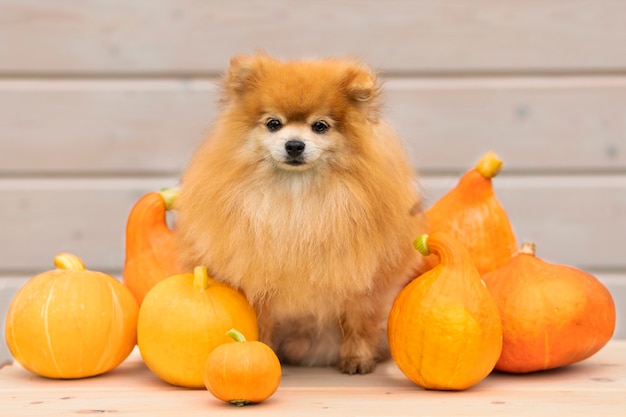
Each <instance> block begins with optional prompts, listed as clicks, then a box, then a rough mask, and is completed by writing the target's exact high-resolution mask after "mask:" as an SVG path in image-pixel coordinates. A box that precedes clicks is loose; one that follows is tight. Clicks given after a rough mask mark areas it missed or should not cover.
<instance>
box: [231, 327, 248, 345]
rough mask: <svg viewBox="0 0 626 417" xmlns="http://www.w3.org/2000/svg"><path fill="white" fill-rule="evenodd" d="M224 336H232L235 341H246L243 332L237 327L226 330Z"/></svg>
mask: <svg viewBox="0 0 626 417" xmlns="http://www.w3.org/2000/svg"><path fill="white" fill-rule="evenodd" d="M226 336H230V337H232V338H233V340H234V341H235V342H245V341H246V337H245V336H244V335H243V333H241V332H240V331H239V330H237V329H234V328H233V329H230V330H229V331H227V332H226Z"/></svg>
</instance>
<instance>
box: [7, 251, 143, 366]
mask: <svg viewBox="0 0 626 417" xmlns="http://www.w3.org/2000/svg"><path fill="white" fill-rule="evenodd" d="M54 263H55V265H56V266H57V268H58V269H55V270H51V271H47V272H44V273H42V274H39V275H37V276H36V277H34V278H32V279H30V280H29V281H28V282H27V283H26V284H25V285H24V286H23V287H22V288H21V289H20V290H19V291H18V292H17V294H16V295H15V297H14V298H13V300H12V302H11V304H10V306H9V311H8V315H7V318H6V324H5V337H6V342H7V345H8V347H9V350H10V352H11V354H12V355H13V357H14V358H15V360H16V361H17V362H18V363H19V364H20V365H22V366H23V367H24V368H26V369H28V370H29V371H31V372H33V373H35V374H38V375H42V376H45V377H49V378H83V377H88V376H93V375H98V374H101V373H104V372H107V371H110V370H111V369H113V368H115V367H116V366H118V365H119V364H120V363H122V362H123V361H124V359H126V357H127V356H128V355H129V354H130V352H131V351H132V350H133V348H134V346H135V342H136V340H137V339H136V338H137V312H138V306H137V302H136V301H135V298H134V297H133V295H132V294H131V293H130V291H129V290H128V289H127V288H126V287H125V286H124V285H123V284H122V283H121V282H119V281H118V280H116V279H115V278H114V277H112V276H110V275H107V274H104V273H102V272H97V271H89V270H86V269H85V265H84V264H83V262H82V260H81V259H80V258H78V257H76V256H74V255H71V254H66V253H62V254H58V255H57V256H56V257H55V258H54Z"/></svg>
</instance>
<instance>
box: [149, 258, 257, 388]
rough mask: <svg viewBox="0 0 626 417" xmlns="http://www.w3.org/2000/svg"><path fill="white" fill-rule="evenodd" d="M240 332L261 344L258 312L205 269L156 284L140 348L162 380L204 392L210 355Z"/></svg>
mask: <svg viewBox="0 0 626 417" xmlns="http://www.w3.org/2000/svg"><path fill="white" fill-rule="evenodd" d="M233 327H236V328H238V329H240V330H241V332H242V333H243V334H245V335H246V338H247V339H248V340H257V339H258V337H259V334H258V325H257V319H256V313H255V311H254V309H253V308H252V306H250V304H249V303H248V301H247V300H246V298H245V297H244V296H243V294H241V293H240V292H238V291H236V290H234V289H232V288H231V287H229V286H227V285H226V284H224V283H221V282H219V281H216V280H214V279H212V278H210V277H209V276H208V275H207V270H206V268H205V267H204V266H198V267H196V268H195V269H194V273H193V274H179V275H174V276H172V277H169V278H166V279H164V280H163V281H161V282H159V283H158V284H156V285H155V286H154V287H153V288H152V289H151V290H150V291H149V292H148V294H147V295H146V297H145V298H144V300H143V303H142V304H141V307H140V308H139V319H138V322H137V345H138V347H139V352H140V353H141V357H142V358H143V361H144V362H145V363H146V365H147V366H148V368H150V370H151V371H152V372H153V373H154V374H156V375H157V376H158V377H159V378H161V379H163V380H164V381H166V382H168V383H170V384H172V385H178V386H183V387H189V388H202V387H204V365H205V362H206V358H207V356H209V353H211V351H212V350H213V349H214V348H215V347H217V346H219V345H221V344H222V343H227V342H229V341H231V339H230V338H229V337H228V336H226V332H227V331H228V330H229V329H231V328H233Z"/></svg>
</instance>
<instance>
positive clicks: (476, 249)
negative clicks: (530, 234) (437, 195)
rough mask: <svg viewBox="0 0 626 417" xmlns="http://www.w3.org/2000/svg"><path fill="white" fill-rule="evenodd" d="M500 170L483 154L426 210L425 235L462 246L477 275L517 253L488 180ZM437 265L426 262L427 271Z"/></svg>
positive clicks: (496, 162)
mask: <svg viewBox="0 0 626 417" xmlns="http://www.w3.org/2000/svg"><path fill="white" fill-rule="evenodd" d="M501 167H502V161H501V160H500V159H499V158H498V156H497V155H496V154H495V153H493V152H491V151H489V152H487V153H486V154H485V155H484V156H483V157H482V158H481V159H480V160H479V161H478V163H477V164H476V166H475V167H474V168H473V169H471V170H469V171H467V172H466V173H465V174H464V175H463V176H462V177H461V178H460V180H459V182H458V184H457V185H456V186H455V187H454V188H453V189H452V190H450V191H449V192H448V193H447V194H446V195H444V196H443V197H441V199H439V200H438V201H437V202H435V204H433V206H432V207H430V208H429V209H428V210H426V221H427V225H428V226H427V228H428V231H429V232H430V233H432V232H445V233H447V234H449V235H451V236H453V237H455V238H456V239H458V240H459V241H460V242H461V243H463V244H464V245H465V247H466V248H467V250H468V251H469V253H470V255H471V257H472V259H473V260H474V264H475V265H476V268H477V269H478V272H479V273H480V274H484V273H486V272H489V271H493V270H494V269H496V268H497V267H499V266H501V265H503V264H504V263H506V262H507V261H508V260H509V259H510V258H511V256H513V255H514V254H515V253H516V252H517V241H516V239H515V234H514V232H513V228H512V226H511V222H510V220H509V217H508V215H507V213H506V211H505V210H504V208H503V207H502V205H501V204H500V202H499V201H498V199H497V198H496V196H495V193H494V190H493V184H492V178H493V177H495V176H496V175H497V174H498V173H499V172H500V169H501ZM437 262H438V261H437V258H436V257H434V256H429V257H427V258H426V265H427V266H428V267H433V266H434V265H435V264H436V263H437Z"/></svg>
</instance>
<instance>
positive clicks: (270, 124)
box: [265, 119, 283, 132]
mask: <svg viewBox="0 0 626 417" xmlns="http://www.w3.org/2000/svg"><path fill="white" fill-rule="evenodd" d="M265 127H267V130H269V131H270V132H276V131H277V130H280V128H281V127H283V124H282V123H281V121H280V120H278V119H269V120H268V121H267V122H265Z"/></svg>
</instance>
